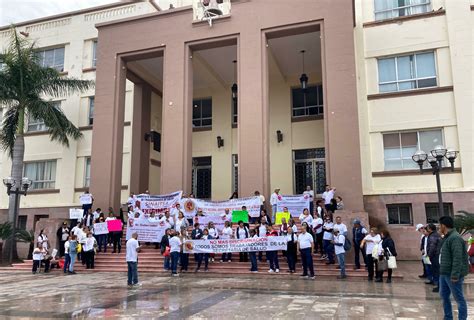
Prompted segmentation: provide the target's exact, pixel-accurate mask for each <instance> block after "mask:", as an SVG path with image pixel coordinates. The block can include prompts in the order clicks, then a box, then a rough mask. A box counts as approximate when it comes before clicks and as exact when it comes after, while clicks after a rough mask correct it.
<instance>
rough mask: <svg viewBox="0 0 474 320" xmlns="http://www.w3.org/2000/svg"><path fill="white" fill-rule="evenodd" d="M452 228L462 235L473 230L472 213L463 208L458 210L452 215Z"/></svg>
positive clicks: (473, 219)
mask: <svg viewBox="0 0 474 320" xmlns="http://www.w3.org/2000/svg"><path fill="white" fill-rule="evenodd" d="M454 228H455V229H456V230H457V232H459V234H460V235H462V236H463V235H465V234H466V233H468V232H472V231H474V213H471V212H467V211H464V210H461V211H458V212H457V214H456V215H455V216H454Z"/></svg>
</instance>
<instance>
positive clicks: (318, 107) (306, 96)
mask: <svg viewBox="0 0 474 320" xmlns="http://www.w3.org/2000/svg"><path fill="white" fill-rule="evenodd" d="M291 99H292V101H291V102H292V103H291V107H292V117H293V118H298V117H307V116H318V115H322V114H324V103H323V86H322V85H316V86H310V87H307V88H306V89H302V88H300V87H298V88H292V89H291Z"/></svg>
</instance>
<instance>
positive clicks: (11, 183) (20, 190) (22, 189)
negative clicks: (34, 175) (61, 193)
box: [3, 177, 32, 264]
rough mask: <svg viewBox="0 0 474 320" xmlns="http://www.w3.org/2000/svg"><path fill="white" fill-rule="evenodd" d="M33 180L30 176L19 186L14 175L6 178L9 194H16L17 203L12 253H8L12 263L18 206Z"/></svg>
mask: <svg viewBox="0 0 474 320" xmlns="http://www.w3.org/2000/svg"><path fill="white" fill-rule="evenodd" d="M31 183H32V181H31V180H30V179H28V178H22V179H21V185H20V186H19V187H18V186H17V187H15V186H16V184H17V183H16V181H15V179H13V178H12V177H8V178H4V179H3V184H4V185H5V187H7V194H8V195H9V196H10V195H11V194H14V195H15V203H14V206H15V208H14V210H13V225H12V238H11V244H10V253H9V255H8V263H9V264H12V261H13V246H14V245H15V234H16V223H17V219H18V207H19V201H20V196H21V195H24V196H26V193H27V191H28V189H29V188H30V186H31Z"/></svg>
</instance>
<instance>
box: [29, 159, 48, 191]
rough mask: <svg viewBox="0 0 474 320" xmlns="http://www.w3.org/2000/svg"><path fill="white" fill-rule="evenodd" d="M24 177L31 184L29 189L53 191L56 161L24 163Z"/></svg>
mask: <svg viewBox="0 0 474 320" xmlns="http://www.w3.org/2000/svg"><path fill="white" fill-rule="evenodd" d="M24 171H25V172H24V174H23V176H24V177H28V178H30V179H31V180H32V181H33V183H32V185H31V188H30V189H33V190H38V189H54V188H55V184H56V160H48V161H38V162H29V163H25V169H24Z"/></svg>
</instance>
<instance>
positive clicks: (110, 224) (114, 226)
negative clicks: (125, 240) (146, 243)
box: [107, 220, 122, 232]
mask: <svg viewBox="0 0 474 320" xmlns="http://www.w3.org/2000/svg"><path fill="white" fill-rule="evenodd" d="M107 230H109V232H115V231H122V221H120V220H109V221H107Z"/></svg>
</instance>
